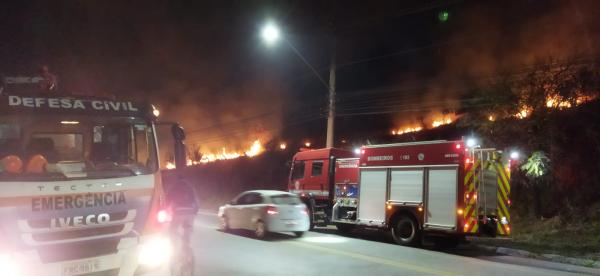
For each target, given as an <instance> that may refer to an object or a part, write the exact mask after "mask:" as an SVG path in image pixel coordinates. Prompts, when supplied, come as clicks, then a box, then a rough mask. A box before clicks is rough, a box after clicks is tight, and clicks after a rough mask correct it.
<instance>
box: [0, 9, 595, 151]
mask: <svg viewBox="0 0 600 276" xmlns="http://www.w3.org/2000/svg"><path fill="white" fill-rule="evenodd" d="M125 2H126V3H125ZM508 2H510V3H508ZM0 5H1V6H0V7H1V8H0V41H1V42H0V60H1V62H0V73H2V74H4V75H6V76H13V75H19V74H21V75H31V74H33V73H34V72H35V71H36V70H37V68H38V66H39V65H41V64H47V65H49V66H50V68H51V70H52V71H53V72H54V73H56V74H57V75H58V76H59V78H60V87H61V89H62V90H65V91H77V92H78V93H86V94H97V95H105V94H115V95H118V96H123V97H129V98H136V99H149V100H150V101H152V102H153V103H155V104H156V105H157V106H158V107H159V108H160V109H161V111H162V114H163V115H162V116H163V118H164V119H166V120H177V121H180V122H182V124H183V125H184V127H185V128H186V130H187V131H188V133H189V140H188V144H189V145H191V146H193V147H197V148H201V149H202V150H205V151H206V150H210V149H215V148H220V147H223V146H227V147H233V148H236V147H239V148H243V147H245V146H247V145H248V142H251V141H252V140H253V139H257V138H260V139H262V140H264V141H265V142H269V141H271V142H273V143H276V142H278V141H280V140H285V141H288V142H289V143H292V144H293V143H300V142H302V140H304V139H305V138H309V139H311V140H312V141H313V142H314V143H315V146H323V145H324V143H325V126H326V118H325V115H326V101H327V90H326V88H325V87H324V86H323V85H322V84H321V83H320V81H319V80H318V79H317V78H316V77H315V75H314V74H313V73H312V72H311V70H310V69H309V68H308V67H307V66H306V65H305V64H304V63H303V62H302V61H301V60H300V59H299V58H298V57H297V56H296V55H295V54H294V52H293V51H292V50H291V48H290V47H288V46H287V45H286V44H285V43H279V44H277V45H272V46H271V47H267V46H266V45H265V44H264V43H263V42H262V41H261V39H260V36H259V33H260V29H261V27H262V26H263V24H265V23H266V22H267V21H272V22H276V23H277V24H278V25H279V26H280V28H281V31H282V33H283V35H284V36H285V38H286V39H287V40H288V41H289V42H290V43H291V44H292V45H294V46H295V47H296V48H297V49H298V50H299V51H300V53H301V54H302V55H303V57H304V58H306V59H307V60H308V61H309V62H310V63H311V64H312V65H313V66H314V67H315V68H316V69H317V70H318V72H319V73H320V75H321V77H322V78H323V79H325V80H326V81H327V80H328V77H329V75H328V73H329V72H328V67H329V62H330V60H331V56H332V53H333V49H334V47H335V50H336V53H337V64H338V70H337V76H338V77H337V90H338V97H337V99H336V100H337V102H338V113H339V114H340V117H338V118H337V121H336V123H337V130H336V136H337V137H336V144H338V145H339V143H340V141H341V139H342V138H349V139H351V140H352V141H354V142H355V143H363V142H364V141H365V139H367V138H369V137H370V136H371V135H373V136H376V135H381V133H385V132H389V130H390V129H391V128H392V127H395V126H399V125H402V124H403V123H405V122H410V121H414V120H417V119H418V118H420V117H426V116H428V114H432V113H436V112H437V113H440V112H451V111H453V110H456V109H458V108H459V106H456V104H453V102H452V100H453V99H457V98H459V97H465V96H466V97H468V91H469V88H470V87H472V86H473V85H476V84H478V83H480V82H482V81H485V80H486V78H487V77H491V76H494V75H495V74H498V72H500V71H506V70H509V71H510V70H518V69H520V68H524V67H527V66H531V65H532V64H536V63H540V62H544V60H548V59H549V58H573V57H590V56H597V54H596V53H598V50H596V49H595V47H597V45H599V43H598V42H600V36H599V33H600V29H599V28H600V27H599V26H600V21H599V20H600V2H599V1H591V0H590V1H542V0H530V1H518V3H517V1H368V2H367V1H355V2H354V1H89V0H86V1H3V3H2V4H0ZM441 11H448V12H449V18H448V20H447V21H445V22H443V21H440V20H439V18H438V15H439V13H440V12H441ZM444 101H446V103H444ZM427 103H435V104H427ZM406 105H413V106H412V108H407V107H406ZM415 107H417V108H415ZM363 113H378V114H372V115H366V114H363Z"/></svg>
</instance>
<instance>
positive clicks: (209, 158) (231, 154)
mask: <svg viewBox="0 0 600 276" xmlns="http://www.w3.org/2000/svg"><path fill="white" fill-rule="evenodd" d="M263 152H265V147H264V146H263V144H262V143H261V141H260V140H255V141H254V142H253V143H252V146H250V148H249V149H248V150H245V151H228V150H227V149H226V148H223V149H222V150H221V152H218V153H204V154H202V157H201V158H200V160H192V159H190V158H188V159H187V162H186V163H187V164H186V165H187V166H193V165H199V164H206V163H211V162H215V161H218V160H231V159H236V158H240V157H242V156H246V157H254V156H257V155H260V154H261V153H263ZM165 169H167V170H172V169H175V164H174V163H173V162H171V161H169V162H167V163H166V165H165Z"/></svg>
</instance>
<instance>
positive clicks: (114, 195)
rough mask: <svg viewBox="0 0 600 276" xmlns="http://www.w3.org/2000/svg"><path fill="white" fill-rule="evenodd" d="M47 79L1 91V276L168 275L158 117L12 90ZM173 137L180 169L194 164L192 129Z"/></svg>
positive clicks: (116, 104) (126, 106)
mask: <svg viewBox="0 0 600 276" xmlns="http://www.w3.org/2000/svg"><path fill="white" fill-rule="evenodd" d="M41 80H42V78H35V77H34V78H27V77H19V78H12V79H8V80H5V82H4V83H5V84H6V85H5V86H4V87H3V89H1V90H0V268H1V269H2V273H1V274H2V275H11V276H19V275H81V274H94V275H96V273H102V275H133V274H134V273H135V274H138V273H155V272H157V271H168V267H167V264H168V262H169V259H170V250H171V244H170V240H169V238H168V235H167V234H168V233H167V232H166V231H167V227H168V212H167V210H166V202H165V192H164V189H163V184H162V183H161V174H160V170H159V159H158V156H159V155H158V146H157V140H156V125H157V112H156V110H154V109H153V106H151V105H148V104H141V103H137V102H132V101H119V100H115V99H112V98H97V97H89V96H75V95H72V94H65V93H60V92H59V91H48V90H39V89H24V90H19V89H15V91H11V89H10V88H11V87H18V85H24V86H26V87H30V86H32V87H35V86H36V82H39V81H41ZM30 88H31V87H30ZM17 91H19V92H18V93H17ZM172 131H173V135H174V138H175V140H176V141H177V142H176V152H178V153H177V154H176V156H179V157H178V158H177V160H178V161H177V163H178V164H182V162H183V163H185V157H183V160H182V158H181V156H185V155H182V154H184V150H183V152H182V148H183V147H182V146H181V145H182V143H183V142H182V139H184V134H183V130H182V129H181V128H180V127H179V126H178V125H172Z"/></svg>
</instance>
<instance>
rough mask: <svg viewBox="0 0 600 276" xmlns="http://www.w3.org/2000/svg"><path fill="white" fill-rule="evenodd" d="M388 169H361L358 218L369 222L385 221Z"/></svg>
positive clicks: (378, 222) (379, 222)
mask: <svg viewBox="0 0 600 276" xmlns="http://www.w3.org/2000/svg"><path fill="white" fill-rule="evenodd" d="M387 176H388V171H387V169H361V170H360V185H359V189H360V192H359V193H358V195H359V200H358V219H359V220H360V221H362V222H367V223H369V224H381V223H384V222H385V202H386V195H387V181H388V177H387Z"/></svg>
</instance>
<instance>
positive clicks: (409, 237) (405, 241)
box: [391, 214, 421, 246]
mask: <svg viewBox="0 0 600 276" xmlns="http://www.w3.org/2000/svg"><path fill="white" fill-rule="evenodd" d="M391 230H392V237H393V238H394V241H395V242H396V243H397V244H399V245H408V246H418V245H420V243H421V231H420V230H419V226H418V225H417V222H416V220H415V219H413V218H412V217H410V216H408V215H405V214H402V215H400V216H399V217H398V218H397V219H396V220H394V221H393V223H392V229H391Z"/></svg>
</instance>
